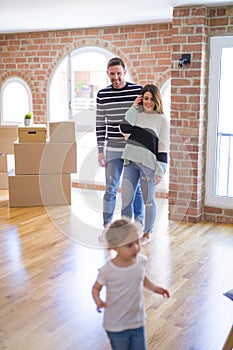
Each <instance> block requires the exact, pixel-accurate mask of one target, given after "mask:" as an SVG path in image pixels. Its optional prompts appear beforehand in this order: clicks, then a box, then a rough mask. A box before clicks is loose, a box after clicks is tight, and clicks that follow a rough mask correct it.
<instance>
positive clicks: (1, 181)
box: [0, 172, 8, 190]
mask: <svg viewBox="0 0 233 350" xmlns="http://www.w3.org/2000/svg"><path fill="white" fill-rule="evenodd" d="M7 189H8V173H7V172H4V173H3V172H2V173H0V190H7Z"/></svg>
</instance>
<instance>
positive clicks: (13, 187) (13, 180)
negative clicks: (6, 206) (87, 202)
mask: <svg viewBox="0 0 233 350" xmlns="http://www.w3.org/2000/svg"><path fill="white" fill-rule="evenodd" d="M9 202H10V207H31V206H49V205H70V204H71V179H70V175H69V174H54V175H14V176H9Z"/></svg>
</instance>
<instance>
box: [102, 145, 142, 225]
mask: <svg viewBox="0 0 233 350" xmlns="http://www.w3.org/2000/svg"><path fill="white" fill-rule="evenodd" d="M121 156H122V152H112V151H107V152H106V166H105V185H106V189H105V193H104V198H103V199H104V200H103V224H104V226H106V225H107V224H108V223H109V222H111V221H112V218H113V213H114V210H115V206H116V195H117V191H118V187H119V183H120V178H121V174H122V171H123V165H124V160H123V159H122V158H121ZM132 213H133V214H134V219H135V220H137V221H139V222H141V223H142V222H143V217H144V205H143V199H142V193H141V189H140V185H139V186H137V189H136V191H135V195H134V198H133V199H132ZM133 214H132V215H133Z"/></svg>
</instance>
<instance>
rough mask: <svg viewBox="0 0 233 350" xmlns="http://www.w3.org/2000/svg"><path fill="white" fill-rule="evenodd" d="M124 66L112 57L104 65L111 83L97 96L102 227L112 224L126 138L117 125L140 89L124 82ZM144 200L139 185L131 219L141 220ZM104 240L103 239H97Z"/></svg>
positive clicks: (116, 58) (140, 87) (117, 58)
mask: <svg viewBox="0 0 233 350" xmlns="http://www.w3.org/2000/svg"><path fill="white" fill-rule="evenodd" d="M125 74H126V69H125V64H124V62H123V61H122V59H121V58H119V57H114V58H112V59H111V60H110V61H109V62H108V65H107V75H108V77H109V79H110V81H111V84H110V85H109V86H107V87H106V88H104V89H101V90H100V91H99V92H98V94H97V100H96V102H97V114H96V137H97V145H98V152H99V155H98V162H99V165H100V166H102V167H105V185H106V189H105V193H104V198H103V199H104V201H103V225H104V227H105V226H106V225H107V224H108V223H109V222H111V221H112V218H113V213H114V209H115V205H116V194H117V191H118V186H119V182H120V177H121V174H122V170H123V162H124V161H123V159H122V158H121V156H122V152H123V149H124V146H125V137H124V136H123V135H122V134H121V132H120V129H119V124H120V123H121V122H122V120H123V119H124V117H125V113H126V111H127V110H128V109H129V107H131V106H132V104H133V102H134V100H135V98H136V97H137V96H138V95H139V93H140V91H141V89H142V86H140V85H136V84H133V83H129V82H126V81H125ZM143 211H144V206H143V200H142V195H141V189H140V186H138V188H137V191H136V193H135V199H134V218H135V220H137V221H139V222H141V223H142V221H143ZM99 239H100V240H103V236H102V235H101V236H100V237H99Z"/></svg>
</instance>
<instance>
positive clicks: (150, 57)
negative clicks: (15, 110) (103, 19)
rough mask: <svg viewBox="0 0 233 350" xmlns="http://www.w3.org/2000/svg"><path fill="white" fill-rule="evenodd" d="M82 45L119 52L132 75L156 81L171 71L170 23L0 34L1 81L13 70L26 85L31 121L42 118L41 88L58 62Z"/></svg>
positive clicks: (43, 100)
mask: <svg viewBox="0 0 233 350" xmlns="http://www.w3.org/2000/svg"><path fill="white" fill-rule="evenodd" d="M83 46H98V47H102V48H104V49H106V50H109V51H111V52H112V53H113V54H114V55H116V56H120V57H122V58H123V59H124V61H125V62H126V65H127V68H128V70H129V72H130V73H131V76H132V78H133V80H134V81H135V82H136V83H138V82H140V83H141V84H145V83H147V82H154V83H156V84H158V85H159V86H160V85H161V84H162V83H163V82H164V81H165V80H166V79H168V78H169V77H170V63H171V24H170V23H165V24H157V25H154V24H148V25H140V26H125V27H109V28H94V29H78V30H63V31H50V32H36V33H18V34H3V35H0V51H1V56H0V84H2V83H3V82H4V81H5V79H7V78H9V77H13V76H18V77H21V78H22V79H24V80H25V81H26V82H27V83H28V85H29V86H30V88H31V91H32V98H33V112H34V116H35V118H34V120H35V122H41V123H42V122H45V121H46V120H47V115H46V113H47V110H46V94H47V91H48V83H49V79H50V77H51V75H52V73H53V70H54V68H55V67H56V66H57V64H58V62H59V61H60V60H61V59H62V58H63V57H65V56H66V55H67V54H68V53H69V52H71V51H73V50H75V49H77V48H80V47H83Z"/></svg>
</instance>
